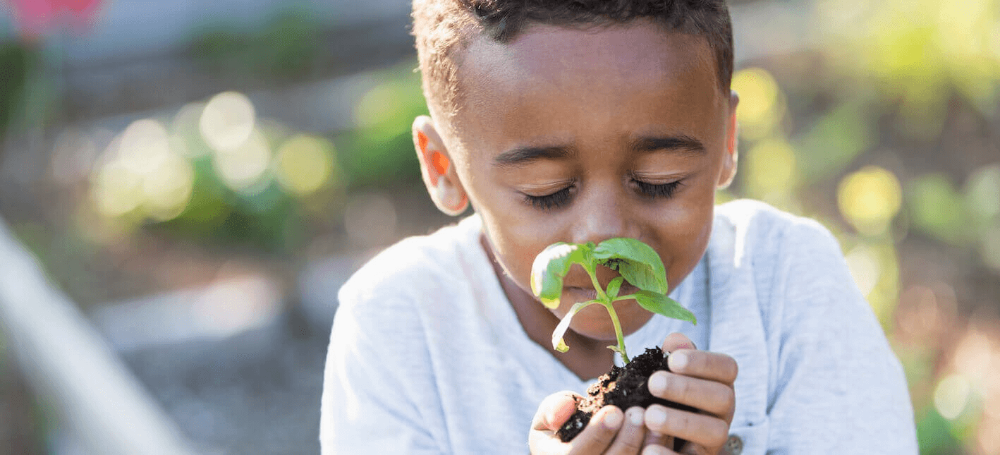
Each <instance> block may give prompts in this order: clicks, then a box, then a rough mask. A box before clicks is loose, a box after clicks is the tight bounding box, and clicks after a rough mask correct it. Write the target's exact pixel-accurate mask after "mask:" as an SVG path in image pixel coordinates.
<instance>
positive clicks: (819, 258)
mask: <svg viewBox="0 0 1000 455" xmlns="http://www.w3.org/2000/svg"><path fill="white" fill-rule="evenodd" d="M715 223H716V224H715V226H714V228H713V232H712V242H711V244H710V247H709V253H707V254H709V255H710V258H709V259H710V262H711V264H712V271H713V273H717V274H720V275H722V278H721V279H720V278H719V277H716V278H717V280H716V281H725V282H728V283H729V286H727V287H728V288H730V289H731V290H732V291H733V292H738V293H740V294H741V296H742V297H743V298H746V297H750V296H752V297H753V298H754V300H756V301H757V303H758V305H759V307H760V311H761V316H763V317H764V319H765V321H764V325H765V326H768V325H771V324H774V323H778V324H782V325H786V328H787V324H789V323H793V324H794V323H795V322H793V321H796V320H798V319H799V318H802V317H819V318H820V319H824V316H823V315H824V314H827V313H829V312H831V311H834V310H836V311H837V312H843V311H847V312H848V313H851V314H854V315H856V316H857V317H861V318H864V319H868V318H869V317H870V316H869V315H870V313H871V309H870V308H869V307H868V304H867V301H866V300H865V298H864V296H862V295H861V293H860V291H858V289H857V286H856V285H855V283H854V279H853V278H852V277H851V274H850V271H849V270H848V268H847V263H846V261H845V259H844V255H843V252H842V251H841V248H840V244H839V243H838V242H837V239H836V238H835V237H834V236H833V234H831V233H830V231H829V230H828V229H826V228H825V227H824V226H823V225H821V224H820V223H819V222H817V221H815V220H812V219H809V218H805V217H800V216H796V215H792V214H789V213H786V212H783V211H781V210H778V209H776V208H774V207H771V206H770V205H767V204H765V203H763V202H758V201H750V200H739V201H733V202H730V203H727V204H723V205H720V206H719V207H718V208H717V210H716V218H715ZM849 308H850V309H849ZM768 320H770V321H768ZM769 322H770V323H771V324H769ZM772 328H775V327H773V326H772Z"/></svg>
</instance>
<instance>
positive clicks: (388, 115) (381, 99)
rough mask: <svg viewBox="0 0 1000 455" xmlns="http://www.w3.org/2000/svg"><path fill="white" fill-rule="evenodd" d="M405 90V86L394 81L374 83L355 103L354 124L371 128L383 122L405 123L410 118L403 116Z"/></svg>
mask: <svg viewBox="0 0 1000 455" xmlns="http://www.w3.org/2000/svg"><path fill="white" fill-rule="evenodd" d="M407 92H408V88H407V87H406V86H404V85H403V84H399V83H395V82H384V83H381V84H378V85H375V86H374V87H372V88H371V89H370V90H368V91H367V92H365V94H364V95H363V96H362V97H361V99H360V100H358V102H357V104H355V106H354V125H355V126H356V127H359V128H371V127H374V126H378V125H385V124H390V125H399V124H401V123H402V124H405V123H406V122H407V121H410V120H412V119H407V118H405V117H406V116H407V115H408V112H407V110H406V105H405V103H404V102H403V101H404V100H406V99H408V98H409V97H408V96H407V95H408V93H407Z"/></svg>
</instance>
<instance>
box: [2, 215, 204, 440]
mask: <svg viewBox="0 0 1000 455" xmlns="http://www.w3.org/2000/svg"><path fill="white" fill-rule="evenodd" d="M0 333H2V334H3V335H5V336H6V337H7V338H8V343H7V346H9V350H10V351H12V352H13V354H14V357H15V358H16V359H17V361H18V362H19V365H20V370H21V371H23V372H24V374H25V376H26V379H27V381H28V384H29V387H31V388H32V390H33V391H34V393H36V394H37V395H38V396H39V397H41V398H42V399H43V401H45V402H47V403H49V404H51V405H52V406H51V407H52V409H53V410H55V412H56V413H57V414H58V415H57V417H58V418H59V420H60V427H62V428H65V429H66V430H67V431H69V432H71V434H72V435H73V436H74V437H75V438H76V439H77V440H79V441H80V443H81V444H82V445H83V448H84V449H86V450H87V451H88V452H90V453H93V454H101V455H103V454H112V455H114V454H121V455H138V454H165V455H166V454H169V455H183V454H190V453H194V450H193V449H192V446H191V444H190V443H189V442H188V441H187V440H186V439H185V438H184V437H183V435H182V434H181V433H180V431H179V430H178V428H177V426H176V424H175V423H174V422H173V421H171V420H170V418H169V417H167V415H166V414H165V413H164V412H163V410H162V409H161V408H160V407H159V406H158V405H157V404H156V403H155V402H154V401H153V399H152V398H151V397H150V395H149V394H148V393H147V392H146V390H145V389H143V386H142V385H141V384H140V383H139V381H138V380H137V379H136V378H135V377H134V376H133V375H132V374H131V373H130V372H129V370H128V369H127V368H126V366H125V365H124V364H123V363H122V361H121V360H120V359H119V358H118V357H117V356H116V355H115V354H114V352H112V350H111V349H110V348H109V347H108V345H107V343H106V342H105V340H104V339H103V338H102V337H101V335H100V334H98V332H97V331H96V330H95V329H94V328H93V326H92V325H91V323H90V322H89V321H88V320H87V318H85V317H84V316H83V314H82V313H81V312H80V310H79V309H78V307H77V306H76V305H75V304H74V303H73V302H72V301H70V300H69V299H68V298H67V297H66V296H65V295H64V294H63V293H62V292H60V291H59V290H57V289H56V288H54V287H53V286H52V285H51V284H50V283H49V281H48V280H47V277H46V275H45V273H44V271H43V270H42V268H41V266H40V265H39V263H38V260H37V259H35V257H34V256H33V255H32V254H31V253H30V252H29V251H28V250H27V249H26V248H24V247H23V246H22V245H21V244H20V243H19V242H18V241H17V240H16V239H15V238H14V237H13V236H12V235H11V234H10V232H9V230H8V229H7V227H6V225H5V224H4V222H3V220H2V219H0Z"/></svg>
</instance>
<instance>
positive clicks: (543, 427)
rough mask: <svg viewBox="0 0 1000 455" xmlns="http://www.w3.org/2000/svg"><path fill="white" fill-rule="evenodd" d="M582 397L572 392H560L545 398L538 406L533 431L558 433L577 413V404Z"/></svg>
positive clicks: (532, 423) (532, 425) (532, 426)
mask: <svg viewBox="0 0 1000 455" xmlns="http://www.w3.org/2000/svg"><path fill="white" fill-rule="evenodd" d="M579 399H580V395H577V394H575V393H572V392H558V393H554V394H552V395H549V396H547V397H545V399H544V400H542V404H540V405H538V411H536V412H535V418H534V419H532V421H531V429H532V430H539V431H556V430H558V429H559V427H561V426H562V425H563V424H564V423H566V421H567V420H569V418H570V416H572V415H573V413H574V412H576V402H577V401H578V400H579Z"/></svg>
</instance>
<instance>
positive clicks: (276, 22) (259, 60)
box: [191, 9, 323, 79]
mask: <svg viewBox="0 0 1000 455" xmlns="http://www.w3.org/2000/svg"><path fill="white" fill-rule="evenodd" d="M321 38H322V27H321V24H320V23H318V22H317V21H316V20H315V19H314V18H313V15H311V14H310V13H309V12H307V11H302V10H298V9H289V10H287V11H284V12H282V13H280V14H278V15H277V16H275V17H274V18H273V19H272V20H271V21H269V22H268V23H266V24H265V25H264V26H263V27H261V28H260V29H258V30H254V31H252V32H247V31H243V30H241V29H239V28H238V27H235V26H229V25H222V24H217V25H215V26H213V27H212V28H210V29H207V30H205V31H203V32H200V33H198V34H197V35H196V37H195V38H194V39H193V40H192V44H191V51H192V53H193V54H194V57H195V58H196V59H197V60H198V61H199V62H200V63H201V64H202V65H204V66H206V67H208V68H210V69H212V70H215V71H218V70H224V71H232V72H235V73H254V74H259V75H264V76H269V77H274V78H278V79H283V78H291V77H295V76H299V75H302V74H305V73H307V72H308V71H309V70H310V69H311V68H312V67H313V66H315V65H316V64H317V63H318V62H320V61H322V56H323V49H322V47H321V43H322V39H321Z"/></svg>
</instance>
